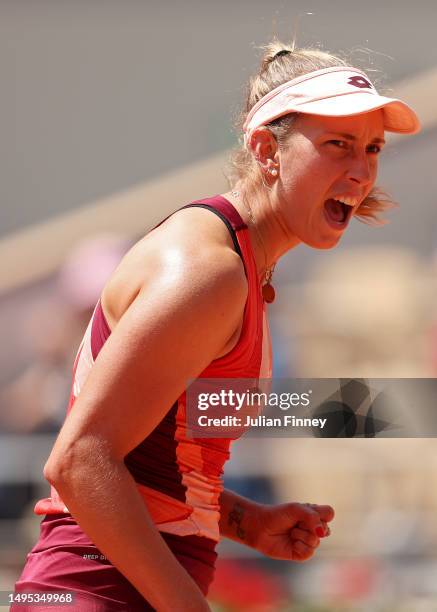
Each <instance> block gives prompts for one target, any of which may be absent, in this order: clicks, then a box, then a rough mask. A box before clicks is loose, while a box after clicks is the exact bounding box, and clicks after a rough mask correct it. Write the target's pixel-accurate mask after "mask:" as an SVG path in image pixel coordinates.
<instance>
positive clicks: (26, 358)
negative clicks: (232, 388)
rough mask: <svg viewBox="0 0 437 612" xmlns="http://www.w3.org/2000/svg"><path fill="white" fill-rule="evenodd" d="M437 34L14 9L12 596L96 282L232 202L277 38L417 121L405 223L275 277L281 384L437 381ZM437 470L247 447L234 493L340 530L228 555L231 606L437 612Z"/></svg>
mask: <svg viewBox="0 0 437 612" xmlns="http://www.w3.org/2000/svg"><path fill="white" fill-rule="evenodd" d="M308 13H311V14H308ZM436 23H437V4H436V3H435V2H434V0H417V1H416V2H414V3H412V2H410V1H409V0H380V1H376V0H368V1H367V2H366V3H363V2H361V1H359V0H331V1H330V2H329V3H328V2H326V1H323V0H315V1H312V2H309V1H304V0H295V1H293V2H289V1H286V0H283V1H281V2H278V1H276V0H270V2H269V3H266V2H262V1H261V0H233V2H232V3H230V2H229V3H227V2H224V3H223V2H222V3H212V2H207V1H206V2H205V1H202V2H201V1H200V0H185V1H184V2H180V3H176V2H169V1H168V0H162V1H161V2H159V3H158V2H151V1H146V0H143V1H141V0H125V1H124V2H115V0H105V1H103V0H100V1H98V0H87V2H67V1H66V0H56V1H55V0H52V1H49V0H2V1H1V2H0V71H1V76H2V85H3V87H2V103H1V107H0V109H1V110H0V128H1V134H2V138H1V139H0V150H1V159H3V163H2V175H1V181H0V203H1V209H0V257H1V261H2V266H1V268H0V337H1V340H2V341H1V348H2V350H1V351H0V590H7V589H13V585H14V582H15V580H16V579H17V577H18V576H19V574H20V572H21V569H22V567H23V565H24V562H25V558H26V554H27V553H28V552H29V550H30V549H31V548H32V546H33V545H34V543H35V542H36V539H37V537H38V533H39V523H40V518H39V517H36V516H35V515H34V514H33V507H34V504H35V502H36V500H37V499H39V498H40V497H46V496H48V494H49V493H48V489H49V487H48V483H46V482H45V481H44V479H43V477H42V469H43V466H44V463H45V460H46V458H47V457H48V455H49V452H50V449H51V446H52V444H53V441H54V438H55V436H56V433H57V431H58V430H59V428H60V426H61V424H62V422H63V419H64V416H65V411H66V406H67V400H68V394H69V390H70V384H71V381H70V375H71V368H72V364H73V359H74V355H75V352H76V350H77V347H78V345H79V342H80V339H81V336H82V334H83V332H84V330H85V327H86V324H87V322H88V319H89V317H90V314H91V312H92V309H93V308H94V305H95V303H96V301H97V299H98V296H99V293H100V291H101V289H102V286H103V284H104V283H105V281H106V279H107V278H108V275H109V274H110V273H111V271H112V270H113V269H114V267H115V266H116V265H117V262H118V261H119V260H120V258H121V257H122V256H123V254H124V253H125V252H126V250H127V249H128V248H129V247H130V245H131V244H132V243H133V242H134V241H135V240H136V239H138V238H139V237H140V236H142V235H143V234H144V233H145V232H146V231H147V230H148V229H150V228H151V227H152V226H153V225H154V224H156V223H157V222H158V221H159V220H161V219H162V218H163V217H164V216H165V215H166V214H168V213H169V212H171V211H172V210H174V209H176V208H177V207H179V206H181V205H183V204H185V203H187V202H189V201H191V200H193V199H200V198H202V197H208V196H211V195H214V194H216V193H220V192H223V191H225V190H227V187H228V186H227V182H226V179H225V175H224V171H223V169H224V166H225V162H226V159H227V156H228V153H229V149H230V148H232V147H233V146H235V144H236V142H237V135H236V134H235V133H234V131H233V129H232V125H233V122H234V119H235V117H236V115H237V113H238V110H239V107H240V104H241V103H242V100H243V93H244V86H245V83H246V82H247V80H248V78H249V76H250V75H251V74H252V73H254V72H255V71H256V70H257V67H258V61H259V53H260V52H259V50H258V49H257V47H258V46H259V45H261V44H264V43H267V42H268V41H269V40H270V39H271V37H272V36H273V35H277V36H279V37H280V38H281V39H282V40H284V41H288V40H290V39H292V38H293V36H294V34H295V32H296V31H297V43H298V45H299V46H308V45H311V46H317V47H321V48H323V49H325V50H328V51H332V52H334V53H336V52H341V53H346V54H347V55H348V57H349V58H350V61H351V63H352V64H353V65H357V66H359V67H362V68H364V69H365V70H366V71H367V72H368V73H369V75H370V76H371V77H372V78H373V80H374V82H375V83H376V84H377V86H378V88H379V89H380V91H382V92H383V93H387V94H389V95H393V96H396V95H399V97H402V98H403V99H405V101H407V102H409V103H410V104H411V105H412V106H413V107H414V108H415V109H416V111H417V112H418V114H419V116H420V118H421V120H422V123H423V131H422V133H421V134H419V135H417V136H413V137H402V138H396V137H391V138H390V139H389V146H388V147H387V148H386V149H385V151H384V153H383V154H382V156H381V160H380V175H379V184H380V185H381V186H382V187H384V188H386V189H387V190H388V191H389V192H390V193H391V194H392V196H393V197H394V198H395V199H396V200H397V201H398V202H399V204H400V207H399V209H398V210H395V211H393V212H391V213H390V215H389V217H390V223H389V224H388V225H386V226H384V227H380V228H371V227H368V226H365V225H363V224H360V223H359V222H357V221H354V222H353V223H352V224H351V227H350V228H349V229H348V231H347V233H346V235H345V236H344V238H343V240H342V242H341V244H340V245H339V246H338V247H337V248H335V249H334V250H332V251H315V250H311V249H310V248H308V247H305V246H299V247H297V248H296V249H294V250H292V251H291V252H290V253H289V254H288V255H287V256H286V257H284V258H283V260H281V262H280V264H279V265H278V267H277V270H276V272H275V279H274V280H275V287H276V291H277V300H276V301H275V303H274V304H273V305H272V306H271V307H270V320H271V327H272V334H273V349H274V359H275V361H274V375H275V376H278V377H279V376H281V377H292V376H296V377H299V376H300V377H360V378H363V377H369V378H388V377H390V378H396V377H399V378H400V377H435V376H436V375H437V306H436V304H435V300H434V295H435V290H436V285H437V249H436V247H437V206H436V193H437V172H436V171H435V163H436V159H437V140H436V130H437V107H436V105H435V104H434V99H435V94H436V92H437V46H436V45H435V44H434V42H433V41H434V39H435V24H436ZM255 445H256V446H255ZM435 451H436V444H435V441H434V440H433V439H408V440H407V439H368V440H359V439H352V440H347V439H344V440H337V439H336V440H329V439H290V440H287V439H279V438H276V439H263V440H259V439H254V438H250V439H249V438H248V439H246V440H244V439H243V440H241V441H239V442H238V443H237V444H235V445H234V447H233V458H232V460H231V462H230V464H229V468H228V470H227V473H226V485H227V486H229V487H234V488H235V489H236V490H238V491H239V492H241V493H242V494H245V495H247V496H249V497H253V498H255V499H258V500H259V501H263V502H266V503H269V502H282V501H304V502H308V501H311V502H314V503H329V504H331V505H333V506H334V507H335V509H336V519H335V521H334V523H333V526H332V536H331V537H330V538H328V539H327V540H326V541H323V542H322V544H321V547H320V550H319V552H318V554H317V556H316V558H314V559H313V560H311V561H310V562H309V563H306V564H303V565H299V564H294V563H286V562H279V561H278V562H274V561H268V560H265V559H262V558H261V557H259V556H257V555H255V554H253V553H252V552H251V550H249V549H247V548H244V547H242V546H238V545H236V544H232V543H230V542H223V543H221V544H220V552H221V559H220V564H219V569H218V572H217V579H216V581H215V583H214V585H213V587H212V589H211V595H210V599H211V602H212V604H213V605H214V606H215V609H217V610H229V611H230V610H258V611H261V610H262V611H268V610H297V611H298V612H300V611H302V612H303V611H306V612H309V611H312V612H336V611H343V610H347V611H355V610H356V611H381V612H386V611H387V612H389V611H390V612H392V611H395V612H397V611H402V612H404V611H408V612H410V611H411V612H420V611H433V610H437V581H436V580H435V575H436V572H437V554H436V550H437V546H436V545H437V527H436V522H435V514H436V511H437V488H436V487H435V481H436V476H437V454H436V452H435Z"/></svg>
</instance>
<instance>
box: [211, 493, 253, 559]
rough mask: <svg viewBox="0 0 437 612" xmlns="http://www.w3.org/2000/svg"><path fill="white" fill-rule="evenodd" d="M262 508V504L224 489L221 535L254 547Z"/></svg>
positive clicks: (221, 506)
mask: <svg viewBox="0 0 437 612" xmlns="http://www.w3.org/2000/svg"><path fill="white" fill-rule="evenodd" d="M261 508H262V505H261V504H258V503H256V502H254V501H252V500H250V499H247V498H246V497H242V496H241V495H237V493H234V492H233V491H229V490H228V489H224V490H223V492H222V494H221V496H220V524H219V526H220V535H221V536H223V537H226V538H229V539H230V540H234V541H235V542H240V543H241V544H246V545H247V546H250V547H254V545H255V541H256V535H257V526H258V513H259V511H260V509H261Z"/></svg>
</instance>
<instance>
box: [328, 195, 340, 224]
mask: <svg viewBox="0 0 437 612" xmlns="http://www.w3.org/2000/svg"><path fill="white" fill-rule="evenodd" d="M325 208H326V212H327V213H328V215H329V216H330V218H331V219H332V220H333V221H336V222H337V223H341V221H343V220H344V210H343V206H342V205H341V204H340V202H337V200H333V199H330V200H326V202H325Z"/></svg>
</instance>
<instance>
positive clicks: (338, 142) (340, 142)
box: [328, 140, 348, 149]
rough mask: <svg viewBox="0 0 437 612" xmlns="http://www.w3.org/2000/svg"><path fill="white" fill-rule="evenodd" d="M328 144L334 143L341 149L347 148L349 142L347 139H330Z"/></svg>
mask: <svg viewBox="0 0 437 612" xmlns="http://www.w3.org/2000/svg"><path fill="white" fill-rule="evenodd" d="M328 144H332V145H333V146H334V147H338V148H339V149H346V148H347V146H348V143H347V142H346V141H345V140H329V141H328Z"/></svg>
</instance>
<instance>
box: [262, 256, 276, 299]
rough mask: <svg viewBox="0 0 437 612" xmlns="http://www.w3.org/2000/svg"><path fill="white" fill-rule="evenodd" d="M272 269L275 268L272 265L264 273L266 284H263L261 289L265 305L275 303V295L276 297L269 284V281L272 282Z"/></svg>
mask: <svg viewBox="0 0 437 612" xmlns="http://www.w3.org/2000/svg"><path fill="white" fill-rule="evenodd" d="M274 269H275V266H274V265H273V266H272V267H271V268H268V270H267V271H266V276H265V279H266V282H265V283H264V285H263V286H262V289H261V292H262V296H263V299H264V302H267V304H271V303H272V302H274V301H275V295H276V294H275V289H274V288H273V285H271V283H270V281H271V280H272V276H273V271H274Z"/></svg>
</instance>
